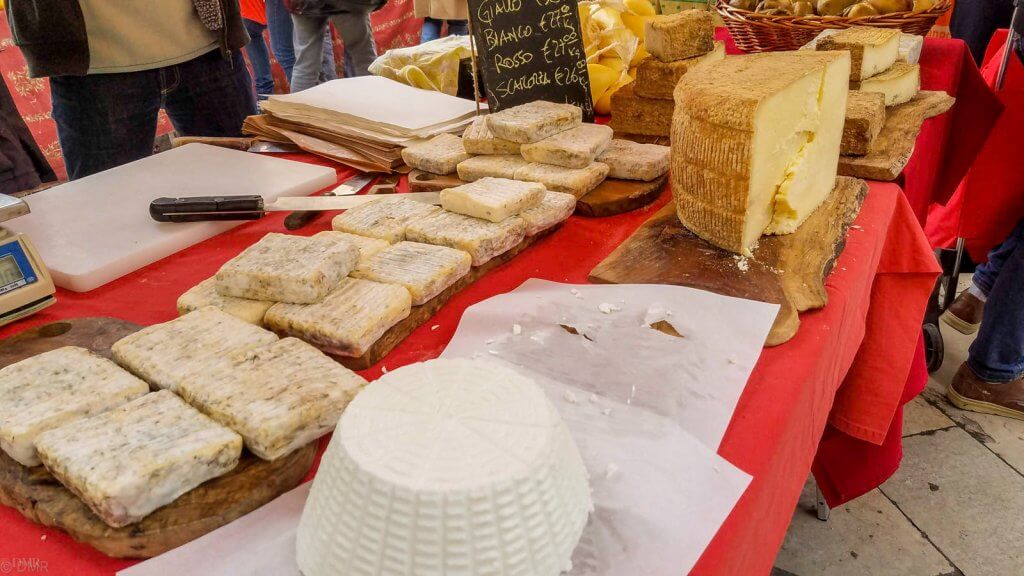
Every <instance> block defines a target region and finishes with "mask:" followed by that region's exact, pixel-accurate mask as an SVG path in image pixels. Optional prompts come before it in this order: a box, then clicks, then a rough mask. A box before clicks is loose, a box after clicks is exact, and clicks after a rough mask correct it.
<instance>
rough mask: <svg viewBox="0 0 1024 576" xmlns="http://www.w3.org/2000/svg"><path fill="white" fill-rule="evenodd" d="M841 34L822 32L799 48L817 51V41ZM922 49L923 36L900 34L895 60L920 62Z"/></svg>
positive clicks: (831, 30)
mask: <svg viewBox="0 0 1024 576" xmlns="http://www.w3.org/2000/svg"><path fill="white" fill-rule="evenodd" d="M840 32H842V29H832V28H830V29H828V30H822V31H821V32H820V33H819V34H818V35H817V36H815V37H814V38H813V39H811V41H810V42H808V43H807V44H804V45H803V46H801V47H800V49H801V50H817V48H818V41H819V40H821V39H822V38H827V37H828V36H832V35H834V34H838V33H840ZM923 49H924V36H917V35H916V34H907V33H905V32H900V49H899V56H897V58H896V59H897V60H900V61H902V62H906V63H908V64H917V63H918V62H919V61H920V60H921V51H922V50H923Z"/></svg>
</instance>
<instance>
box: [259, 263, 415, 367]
mask: <svg viewBox="0 0 1024 576" xmlns="http://www.w3.org/2000/svg"><path fill="white" fill-rule="evenodd" d="M411 308H412V296H411V295H410V294H409V291H408V290H407V289H406V288H405V287H404V286H401V285H398V284H381V283H379V282H371V281H369V280H361V279H358V278H346V279H345V280H343V281H342V282H341V284H340V285H339V286H338V287H337V288H335V289H334V292H331V293H330V294H328V295H327V298H324V299H323V301H322V302H318V303H316V304H275V305H274V306H273V307H272V308H271V309H270V310H269V311H267V317H266V324H267V327H268V328H270V329H271V330H274V331H275V332H277V333H278V334H281V335H287V336H295V337H297V338H300V339H302V340H305V341H306V342H309V343H311V344H313V345H314V346H316V347H317V348H320V349H322V350H325V351H327V352H329V353H330V354H333V355H335V356H350V357H356V358H358V357H360V356H362V355H363V354H365V353H366V351H367V350H369V349H370V347H371V346H373V344H374V342H376V341H377V340H378V339H379V338H380V337H381V336H383V335H384V333H385V332H387V331H388V330H389V329H390V328H391V327H392V326H394V325H395V324H398V323H399V322H401V321H402V320H404V319H405V318H406V317H408V316H409V312H410V311H411Z"/></svg>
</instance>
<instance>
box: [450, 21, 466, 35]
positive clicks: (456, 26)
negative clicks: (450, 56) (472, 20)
mask: <svg viewBox="0 0 1024 576" xmlns="http://www.w3.org/2000/svg"><path fill="white" fill-rule="evenodd" d="M448 35H449V36H469V22H467V21H465V20H448Z"/></svg>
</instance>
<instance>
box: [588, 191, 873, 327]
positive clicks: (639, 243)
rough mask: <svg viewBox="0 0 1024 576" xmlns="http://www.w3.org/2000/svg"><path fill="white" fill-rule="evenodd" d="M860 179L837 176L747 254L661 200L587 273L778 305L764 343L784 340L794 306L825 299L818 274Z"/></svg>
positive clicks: (855, 201)
mask: <svg viewBox="0 0 1024 576" xmlns="http://www.w3.org/2000/svg"><path fill="white" fill-rule="evenodd" d="M866 193H867V184H866V183H865V182H864V181H862V180H857V179H854V178H845V177H839V178H837V179H836V187H835V189H834V190H833V191H832V194H831V195H830V196H829V197H828V199H827V200H826V201H825V203H824V204H823V205H822V206H821V207H820V208H818V209H817V210H815V212H814V214H812V215H811V216H810V217H809V218H808V219H807V220H806V221H805V222H804V224H803V225H802V226H800V229H799V230H797V231H796V232H795V233H793V234H787V235H785V236H764V237H762V238H761V241H760V243H759V244H758V247H757V248H756V250H755V253H754V257H753V258H741V257H739V256H738V255H736V254H733V253H732V252H727V251H725V250H722V249H720V248H717V247H715V246H712V245H711V244H709V243H708V242H706V241H704V240H702V239H700V238H698V237H697V236H696V235H694V234H693V233H692V232H690V231H689V230H687V229H686V228H684V227H683V225H682V224H680V222H679V219H678V217H677V216H676V213H675V205H674V204H673V203H672V202H669V203H668V204H667V205H666V206H665V207H664V208H662V209H661V210H659V211H658V212H657V213H655V214H654V216H652V217H651V218H650V219H649V220H648V221H647V222H645V223H644V224H643V225H641V226H640V228H639V229H637V231H636V232H634V233H633V235H632V236H630V237H629V238H628V239H627V240H626V241H625V242H624V243H623V244H622V245H621V246H619V247H618V248H616V249H615V251H614V252H612V253H611V255H609V256H608V257H607V258H605V259H604V261H602V262H601V263H600V264H598V265H597V267H596V268H594V269H593V270H592V271H591V272H590V281H591V282H595V283H605V284H673V285H677V286H690V287H693V288H700V289H703V290H708V291H711V292H716V293H718V294H724V295H726V296H736V297H739V298H747V299H751V300H758V301H761V302H771V303H775V304H779V305H780V306H781V308H780V310H779V313H778V316H777V317H776V319H775V323H774V325H773V326H772V329H771V331H770V333H769V335H768V340H767V342H766V344H767V345H768V346H776V345H779V344H782V343H783V342H786V341H788V340H789V339H790V338H792V337H793V336H794V335H795V334H796V332H797V329H798V328H799V327H800V317H799V312H802V311H804V310H810V309H813V308H821V307H823V306H825V304H826V303H827V301H828V294H827V292H826V291H825V278H826V277H827V276H828V275H829V273H830V272H831V271H832V267H833V265H834V264H835V261H836V259H837V258H838V257H839V255H840V254H841V253H842V251H843V247H844V246H845V244H846V233H847V231H848V230H849V227H850V224H852V223H853V220H854V219H855V218H856V217H857V213H858V212H859V211H860V206H861V203H862V202H863V200H864V196H865V194H866Z"/></svg>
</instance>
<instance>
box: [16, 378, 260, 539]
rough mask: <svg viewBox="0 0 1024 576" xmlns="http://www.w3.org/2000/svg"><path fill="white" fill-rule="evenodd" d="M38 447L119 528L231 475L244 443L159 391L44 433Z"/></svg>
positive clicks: (53, 468)
mask: <svg viewBox="0 0 1024 576" xmlns="http://www.w3.org/2000/svg"><path fill="white" fill-rule="evenodd" d="M36 448H37V449H38V450H39V456H40V458H41V459H42V461H43V464H44V465H46V469H47V470H49V471H50V472H51V473H52V474H53V475H54V476H55V477H56V478H57V480H59V481H60V483H61V484H63V485H64V486H65V487H66V488H67V489H68V490H71V491H72V492H74V493H75V495H77V496H78V497H79V498H81V499H82V501H83V502H85V503H86V504H87V505H88V506H89V508H90V509H92V511H93V512H95V513H96V515H97V516H99V517H100V519H101V520H103V521H104V522H106V523H107V524H108V525H109V526H112V527H114V528H120V527H122V526H127V525H129V524H132V523H135V522H138V521H139V520H141V519H143V518H145V517H146V516H147V515H149V513H151V512H153V511H154V510H156V509H157V508H160V507H162V506H165V505H167V504H170V503H171V502H174V501H175V500H177V499H178V497H179V496H181V495H182V494H184V493H186V492H188V491H190V490H192V489H193V488H195V487H196V486H199V485H200V484H202V483H203V482H206V481H207V480H210V479H212V478H216V477H218V476H221V475H223V474H226V473H227V472H230V471H231V470H232V469H233V468H234V467H235V465H237V464H238V458H239V457H240V456H241V454H242V438H241V437H240V436H239V435H238V434H236V433H234V432H232V431H231V430H229V429H227V428H225V427H224V426H221V425H220V424H218V423H216V422H214V421H213V420H211V419H210V418H209V417H208V416H205V415H203V414H202V413H201V412H199V411H198V410H196V409H195V408H192V407H191V406H189V405H188V404H186V403H185V402H184V401H183V400H182V399H181V398H178V397H177V396H176V395H175V394H174V393H172V392H171V391H169V390H162V391H160V392H155V393H153V394H146V395H145V396H142V397H141V398H138V399H136V400H133V401H131V402H129V403H127V404H124V405H122V406H120V407H119V408H115V409H113V410H111V411H109V412H104V413H103V414H100V415H98V416H93V417H91V418H85V419H82V420H76V421H74V422H71V423H70V424H67V425H65V426H62V427H60V428H56V429H54V430H49V431H47V432H44V433H42V434H40V435H39V437H38V438H37V440H36Z"/></svg>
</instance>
